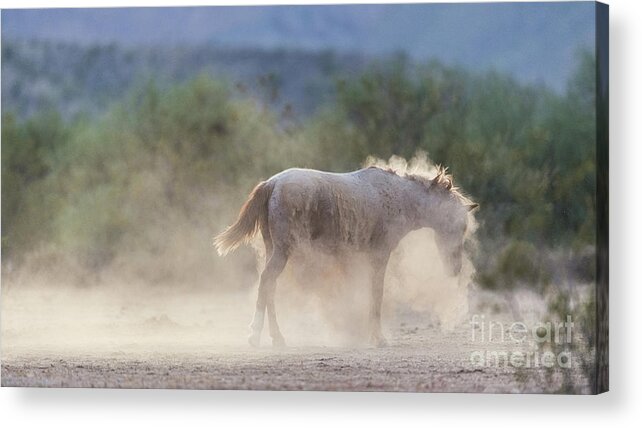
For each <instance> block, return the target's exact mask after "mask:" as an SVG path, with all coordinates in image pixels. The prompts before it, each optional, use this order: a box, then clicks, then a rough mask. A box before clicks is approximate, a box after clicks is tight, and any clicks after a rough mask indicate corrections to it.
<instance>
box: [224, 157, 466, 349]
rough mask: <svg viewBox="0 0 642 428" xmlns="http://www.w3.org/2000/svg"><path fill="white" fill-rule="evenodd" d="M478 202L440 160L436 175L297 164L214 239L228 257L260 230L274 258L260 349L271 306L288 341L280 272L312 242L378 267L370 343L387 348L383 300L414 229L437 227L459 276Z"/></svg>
mask: <svg viewBox="0 0 642 428" xmlns="http://www.w3.org/2000/svg"><path fill="white" fill-rule="evenodd" d="M477 207H478V204H476V203H472V201H471V200H470V199H468V198H467V197H465V196H464V195H462V194H461V193H460V192H459V191H458V189H457V188H456V187H454V186H453V178H452V176H451V175H450V174H448V172H447V169H446V168H443V167H440V166H439V167H437V174H436V176H435V177H433V178H427V177H424V176H421V175H418V174H409V173H398V172H396V171H393V170H391V169H385V168H380V167H377V166H371V167H368V168H364V169H360V170H357V171H353V172H348V173H332V172H324V171H317V170H312V169H301V168H292V169H287V170H285V171H283V172H280V173H278V174H276V175H274V176H273V177H271V178H269V179H268V180H266V181H263V182H260V183H259V184H257V185H256V187H254V189H253V190H252V192H251V193H250V195H249V197H248V199H247V201H246V202H245V203H244V204H243V206H242V208H241V210H240V213H239V215H238V219H237V220H236V222H235V223H234V224H232V225H231V226H229V227H228V228H227V229H226V230H225V231H223V232H222V233H221V234H219V235H218V236H216V237H215V238H214V245H215V247H216V249H217V251H218V253H219V255H221V256H224V255H226V254H228V253H229V252H231V251H233V250H235V249H236V248H237V247H238V246H239V245H241V244H243V243H248V242H249V241H250V240H251V238H252V237H253V236H254V235H255V234H256V233H257V232H258V231H260V232H261V235H262V237H263V242H264V244H265V250H266V251H265V254H266V263H265V267H264V269H263V271H262V273H261V276H260V282H259V290H258V297H257V300H256V309H255V313H254V318H253V321H252V323H251V324H250V330H251V333H250V336H249V339H248V341H249V343H250V345H252V346H254V347H257V346H259V344H260V338H261V331H262V330H263V323H264V317H265V312H266V310H267V316H268V321H269V331H270V336H271V338H272V344H273V346H274V347H283V346H285V339H284V337H283V335H282V334H281V331H280V329H279V325H278V322H277V316H276V311H275V305H274V294H275V288H276V281H277V278H278V277H279V275H280V273H281V272H282V271H283V269H284V268H285V266H286V264H287V262H288V258H290V256H291V255H292V254H294V252H295V251H297V249H298V248H301V247H303V246H305V245H307V246H310V247H312V248H315V249H318V250H320V251H323V252H327V253H329V254H336V255H338V254H349V253H351V252H358V253H361V254H362V255H364V256H365V259H366V260H367V263H368V266H369V268H370V269H369V270H370V272H369V273H370V276H369V279H370V282H371V301H370V307H369V319H368V324H369V331H370V337H369V341H370V342H371V343H372V344H373V345H374V346H385V345H386V339H385V337H384V336H383V334H382V331H381V306H382V297H383V285H384V284H383V283H384V275H385V272H386V266H387V264H388V260H389V258H390V254H391V252H392V251H393V250H394V249H395V247H397V245H398V244H399V242H400V241H401V239H402V238H403V237H404V236H406V235H407V234H408V233H410V232H411V231H413V230H417V229H420V228H431V229H433V230H434V232H435V238H436V243H437V247H438V249H439V254H440V258H441V260H442V263H443V264H444V265H445V267H446V268H447V271H449V273H450V274H451V275H452V276H457V275H458V274H459V272H460V270H461V266H462V252H463V243H464V236H465V234H466V229H467V226H468V212H470V211H472V210H474V209H475V208H477Z"/></svg>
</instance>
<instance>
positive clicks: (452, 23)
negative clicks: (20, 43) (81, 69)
mask: <svg viewBox="0 0 642 428" xmlns="http://www.w3.org/2000/svg"><path fill="white" fill-rule="evenodd" d="M594 16H595V5H594V3H593V2H562V3H476V4H423V5H421V4H419V5H418V4H413V5H411V4H397V5H335V6H253V7H190V8H131V9H123V8H115V9H35V10H4V11H2V37H3V40H10V41H15V40H30V39H40V40H48V41H64V42H71V43H78V44H84V45H89V44H96V43H103V44H104V43H112V42H115V43H118V44H120V45H124V46H126V47H134V46H140V45H146V46H156V47H160V46H164V47H167V46H178V45H181V46H186V45H187V46H189V45H203V44H213V45H216V46H219V47H228V48H239V47H244V48H248V47H256V48H267V49H274V48H289V49H303V50H312V51H315V50H325V49H331V50H336V51H339V52H345V53H348V52H357V53H359V54H364V55H369V56H378V55H386V54H389V53H391V52H395V51H405V52H407V53H408V54H409V55H410V56H411V57H412V58H414V59H415V60H418V61H424V60H426V59H428V58H436V59H439V60H441V61H443V62H446V63H456V64H461V65H464V66H466V67H469V68H471V69H474V70H485V69H489V68H495V69H497V70H499V71H503V72H507V73H512V74H513V75H514V76H515V77H516V78H517V79H519V80H521V81H525V82H543V83H546V84H547V85H549V86H551V87H553V88H555V89H558V90H559V89H561V88H563V86H564V84H565V82H566V80H567V78H568V76H569V75H570V73H571V71H572V67H573V64H574V63H575V52H576V51H577V50H578V49H579V48H582V47H584V48H589V49H592V48H593V46H594V38H595V32H594Z"/></svg>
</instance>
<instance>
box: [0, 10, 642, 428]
mask: <svg viewBox="0 0 642 428" xmlns="http://www.w3.org/2000/svg"><path fill="white" fill-rule="evenodd" d="M270 3H274V2H270V1H265V0H263V1H261V0H253V1H247V0H245V1H243V0H242V1H237V2H230V1H218V2H216V1H201V0H191V1H189V2H184V3H183V4H181V3H179V2H176V1H162V0H150V1H145V0H133V1H131V0H130V1H127V0H94V1H85V2H81V1H69V0H61V1H43V0H21V1H19V0H11V1H9V0H0V7H2V8H15V7H19V8H26V7H63V6H64V7H70V6H71V7H74V6H75V7H88V6H92V7H96V6H112V7H113V6H124V5H129V6H132V5H141V6H152V5H158V6H163V5H164V6H167V5H203V4H237V5H239V4H270ZM278 3H279V4H288V3H308V4H321V3H336V2H328V1H323V0H317V1H313V2H310V1H295V2H293V1H288V0H282V1H279V2H278ZM369 3H380V2H379V1H371V2H369ZM609 3H610V4H611V8H610V14H611V51H610V56H611V75H610V82H611V114H610V129H611V151H610V153H611V186H610V200H611V204H610V215H611V265H610V269H611V320H610V325H611V392H609V393H607V394H604V395H601V396H597V397H586V396H537V395H529V396H525V395H521V396H509V395H505V396H501V395H473V394H400V393H321V392H312V393H311V392H307V393H300V392H298V393H297V392H243V391H169V390H157V391H152V390H126V391H125V390H88V389H70V390H63V389H53V390H47V389H17V388H16V389H9V388H2V389H1V390H0V408H2V410H1V411H0V424H2V425H3V426H6V427H12V428H13V427H14V426H23V425H27V426H30V425H34V426H39V427H46V428H50V427H58V426H61V427H63V426H64V427H69V426H87V425H89V424H91V426H96V427H101V426H105V427H110V428H113V427H114V425H115V424H123V423H125V424H126V425H130V424H131V425H134V424H137V425H140V424H142V425H143V426H147V425H149V426H155V427H164V426H172V427H176V426H179V427H181V426H184V427H188V426H195V425H204V424H207V425H213V424H220V425H221V426H225V427H226V426H247V425H249V424H250V423H252V424H253V425H256V426H259V425H260V426H268V427H269V426H278V427H286V426H299V427H301V426H309V425H311V426H324V427H332V426H333V425H352V426H363V425H366V424H368V425H369V427H376V426H386V427H400V426H406V425H409V426H416V427H430V426H434V427H439V428H441V427H451V426H458V425H464V424H465V425H467V426H473V427H484V426H486V427H488V426H493V427H495V426H504V425H512V426H516V427H522V426H523V427H537V428H543V427H549V426H551V427H552V426H554V427H560V426H569V427H570V426H582V427H588V426H619V425H620V424H622V425H624V424H627V425H628V426H632V425H634V421H635V422H637V423H639V421H640V420H642V410H641V409H642V406H641V405H640V403H642V397H641V393H640V390H641V387H640V381H642V376H641V373H640V357H641V356H642V352H640V351H641V349H642V346H641V344H640V343H641V339H642V335H641V334H640V329H641V328H642V320H641V315H640V314H642V310H640V307H639V306H640V305H641V304H642V284H640V282H641V281H640V272H638V271H637V267H638V266H640V261H639V254H640V247H639V243H642V236H641V233H640V231H641V230H640V229H641V228H640V220H639V218H640V213H641V212H642V211H641V210H640V202H639V198H640V187H641V186H642V180H640V178H641V175H642V167H641V166H640V165H639V163H640V162H641V161H642V153H641V151H642V149H641V147H642V145H641V144H640V142H642V135H641V134H640V123H642V120H641V119H640V117H641V115H642V110H641V109H640V99H642V91H641V89H642V88H641V85H642V84H641V83H640V79H639V76H642V67H641V65H642V59H641V57H640V51H641V50H640V46H641V45H642V37H641V36H642V26H640V22H639V17H640V16H642V13H640V12H642V6H641V4H642V2H639V1H636V0H613V1H611V2H609ZM36 424H37V425H36ZM580 424H581V425H580Z"/></svg>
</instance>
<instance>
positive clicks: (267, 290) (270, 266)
mask: <svg viewBox="0 0 642 428" xmlns="http://www.w3.org/2000/svg"><path fill="white" fill-rule="evenodd" d="M287 261H288V255H287V252H286V251H284V250H283V249H282V248H275V249H274V250H273V251H272V255H271V256H270V259H269V260H268V262H267V263H266V265H265V269H264V270H263V273H261V281H260V283H259V295H258V298H257V299H256V312H255V313H254V320H253V321H252V324H251V325H250V329H251V330H252V331H251V334H250V337H249V342H250V345H252V346H259V343H260V341H261V330H263V320H264V318H265V309H266V307H267V310H268V318H269V321H270V335H271V336H272V342H273V344H274V345H276V346H283V345H285V340H284V339H283V336H282V335H281V332H280V331H279V326H278V324H277V322H276V313H275V311H274V291H275V288H276V279H277V277H278V276H279V275H280V274H281V272H282V271H283V268H285V265H286V263H287Z"/></svg>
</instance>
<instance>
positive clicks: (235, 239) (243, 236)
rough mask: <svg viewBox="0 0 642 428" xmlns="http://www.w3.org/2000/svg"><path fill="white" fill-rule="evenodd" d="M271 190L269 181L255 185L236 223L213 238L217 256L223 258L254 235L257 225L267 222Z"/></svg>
mask: <svg viewBox="0 0 642 428" xmlns="http://www.w3.org/2000/svg"><path fill="white" fill-rule="evenodd" d="M273 189H274V182H273V181H271V180H270V181H263V182H261V183H259V184H257V185H256V187H255V188H254V190H252V193H250V196H249V198H248V199H247V201H245V203H244V204H243V207H241V211H240V212H239V216H238V218H237V219H236V223H234V224H233V225H231V226H229V227H228V228H227V229H225V231H224V232H223V233H221V234H220V235H218V236H216V237H215V238H214V246H215V247H216V250H217V251H218V253H219V255H221V256H224V255H226V254H227V253H229V252H231V251H234V250H235V249H236V248H237V247H238V246H239V245H241V244H244V243H247V242H248V241H249V240H250V239H251V238H252V237H253V236H254V235H255V234H256V231H257V229H258V227H259V223H260V222H264V221H266V220H267V215H268V200H269V199H270V196H271V195H272V190H273Z"/></svg>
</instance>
